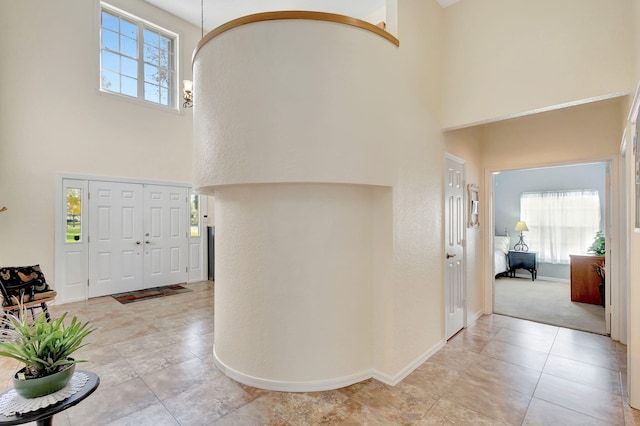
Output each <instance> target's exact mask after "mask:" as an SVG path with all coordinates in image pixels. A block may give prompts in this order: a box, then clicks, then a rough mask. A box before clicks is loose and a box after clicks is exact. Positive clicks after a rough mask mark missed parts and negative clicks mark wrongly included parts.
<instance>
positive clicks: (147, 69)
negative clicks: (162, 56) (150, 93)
mask: <svg viewBox="0 0 640 426" xmlns="http://www.w3.org/2000/svg"><path fill="white" fill-rule="evenodd" d="M158 80H159V78H158V67H154V66H153V65H149V64H144V81H146V82H149V83H156V84H157V83H158Z"/></svg>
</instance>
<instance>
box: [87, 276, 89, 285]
mask: <svg viewBox="0 0 640 426" xmlns="http://www.w3.org/2000/svg"><path fill="white" fill-rule="evenodd" d="M87 287H89V278H87Z"/></svg>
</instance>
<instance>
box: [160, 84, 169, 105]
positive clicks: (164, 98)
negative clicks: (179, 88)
mask: <svg viewBox="0 0 640 426" xmlns="http://www.w3.org/2000/svg"><path fill="white" fill-rule="evenodd" d="M160 103H161V104H162V105H169V91H168V90H167V89H166V88H165V87H161V88H160Z"/></svg>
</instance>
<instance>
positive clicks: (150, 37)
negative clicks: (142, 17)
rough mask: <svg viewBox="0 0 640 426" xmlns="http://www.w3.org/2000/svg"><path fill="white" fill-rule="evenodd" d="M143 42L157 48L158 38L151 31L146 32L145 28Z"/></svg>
mask: <svg viewBox="0 0 640 426" xmlns="http://www.w3.org/2000/svg"><path fill="white" fill-rule="evenodd" d="M144 42H145V43H146V44H148V45H150V46H156V47H157V46H158V45H159V42H160V41H159V38H158V34H156V33H154V32H153V31H151V30H148V29H146V28H145V30H144Z"/></svg>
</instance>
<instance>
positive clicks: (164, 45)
mask: <svg viewBox="0 0 640 426" xmlns="http://www.w3.org/2000/svg"><path fill="white" fill-rule="evenodd" d="M160 49H163V50H173V49H172V46H171V39H170V38H168V37H165V36H160Z"/></svg>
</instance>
